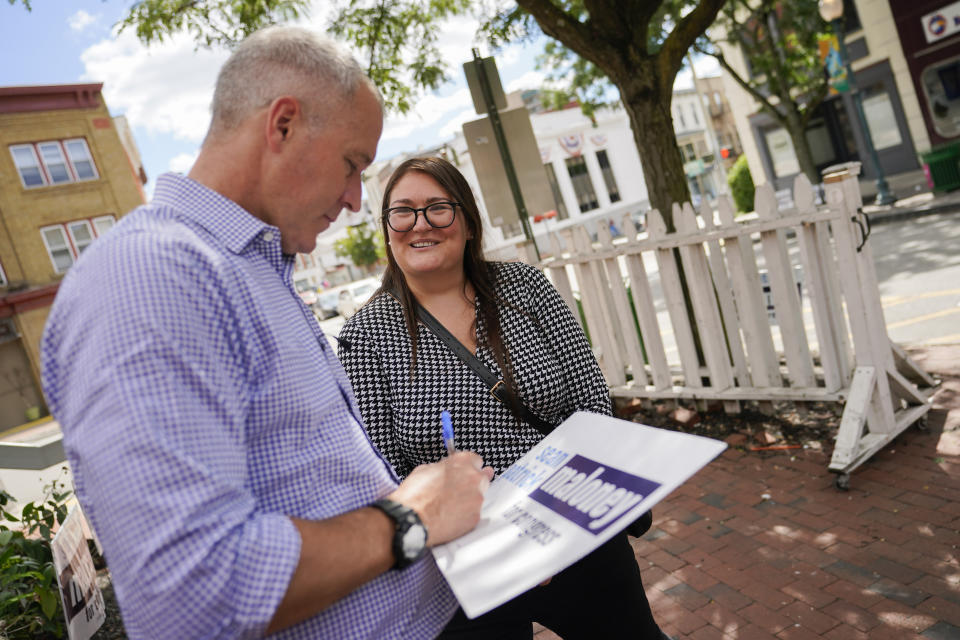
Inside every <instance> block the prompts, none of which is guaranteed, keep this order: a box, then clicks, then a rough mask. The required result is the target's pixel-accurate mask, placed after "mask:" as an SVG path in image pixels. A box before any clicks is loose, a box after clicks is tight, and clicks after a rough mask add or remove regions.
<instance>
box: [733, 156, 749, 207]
mask: <svg viewBox="0 0 960 640" xmlns="http://www.w3.org/2000/svg"><path fill="white" fill-rule="evenodd" d="M727 184H728V185H730V193H731V194H732V195H733V203H734V205H736V207H737V211H753V191H754V186H753V176H751V175H750V167H749V166H748V165H747V156H746V154H740V157H739V158H737V161H736V162H734V163H733V166H732V167H730V172H729V173H728V174H727Z"/></svg>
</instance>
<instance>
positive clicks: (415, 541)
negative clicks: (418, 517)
mask: <svg viewBox="0 0 960 640" xmlns="http://www.w3.org/2000/svg"><path fill="white" fill-rule="evenodd" d="M426 544H427V530H426V529H424V527H423V525H420V524H414V525H412V526H411V527H410V528H409V529H407V531H406V533H404V534H403V555H404V556H406V557H407V558H417V557H419V555H420V554H421V553H422V552H423V550H424V548H425V547H426Z"/></svg>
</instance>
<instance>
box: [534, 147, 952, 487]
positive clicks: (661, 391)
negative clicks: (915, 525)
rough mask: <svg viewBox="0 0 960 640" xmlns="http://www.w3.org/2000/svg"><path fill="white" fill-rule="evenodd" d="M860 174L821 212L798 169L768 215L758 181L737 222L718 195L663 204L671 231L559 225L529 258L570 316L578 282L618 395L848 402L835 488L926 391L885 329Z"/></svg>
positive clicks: (841, 182) (656, 219)
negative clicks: (697, 204)
mask: <svg viewBox="0 0 960 640" xmlns="http://www.w3.org/2000/svg"><path fill="white" fill-rule="evenodd" d="M857 173H859V165H853V166H850V167H848V170H847V171H845V172H840V173H835V174H832V175H828V176H827V177H826V178H825V192H826V198H825V199H826V205H824V206H821V207H819V208H818V207H817V206H816V205H815V204H814V193H813V189H812V187H811V184H810V182H809V181H808V180H807V178H806V177H804V176H802V175H801V176H799V177H798V178H797V180H796V182H795V184H794V201H795V205H796V207H795V208H791V209H785V210H779V209H778V207H777V200H776V197H775V194H774V191H773V189H772V188H771V187H770V186H769V185H762V186H760V187H759V188H758V189H757V192H756V197H755V210H756V213H757V218H756V219H752V220H750V221H747V222H738V221H736V220H735V219H734V209H733V206H732V203H731V202H730V200H729V199H728V198H726V197H722V198H721V199H720V201H719V203H718V211H716V214H715V212H714V211H712V210H711V209H710V208H709V207H708V206H707V205H706V204H705V203H704V205H703V206H702V207H701V210H700V215H699V216H697V215H696V214H695V212H694V209H693V207H692V206H691V205H690V204H689V203H685V204H684V205H683V206H679V205H676V204H674V205H673V219H674V224H675V226H676V229H677V231H676V233H671V234H667V233H666V230H665V225H664V223H663V220H662V218H661V217H660V214H659V213H658V212H657V211H655V210H654V211H651V212H650V213H648V215H647V225H648V229H647V232H648V235H647V237H646V238H643V237H642V236H638V233H637V230H636V228H635V227H634V224H633V221H632V220H631V219H630V217H629V216H626V217H625V218H624V219H623V221H622V226H621V227H620V228H621V230H622V231H623V233H624V235H625V236H626V242H623V241H622V240H619V241H618V242H616V243H615V242H614V241H613V240H612V239H611V237H610V235H609V232H608V231H607V229H606V228H605V227H604V226H603V225H600V229H599V233H598V238H597V241H596V242H591V239H590V237H589V236H588V235H587V233H586V231H585V230H584V229H583V228H578V229H569V230H565V231H566V232H565V233H563V234H562V235H563V237H562V239H561V238H559V237H557V235H553V236H552V237H551V252H550V253H551V254H552V255H551V256H550V257H548V258H547V259H545V260H543V261H542V262H540V263H539V266H540V267H541V268H543V269H544V270H545V272H546V273H547V275H548V277H549V278H550V280H551V281H552V282H553V283H554V285H555V286H556V287H557V289H558V290H559V291H560V293H561V295H562V296H563V298H564V299H565V300H566V302H567V304H568V305H569V306H570V308H571V309H572V310H573V311H574V315H575V316H577V317H578V318H579V317H580V315H579V313H578V304H577V300H576V298H575V295H574V290H575V288H576V290H577V292H578V294H579V298H580V301H581V304H582V309H583V316H584V318H585V321H586V322H585V326H584V328H585V329H586V331H587V332H588V333H589V335H590V338H591V341H592V344H593V347H594V350H595V352H596V354H597V357H598V360H599V362H600V366H601V368H602V369H603V373H604V375H605V376H606V379H607V382H608V383H609V385H610V390H611V393H612V394H613V395H614V396H619V397H633V398H649V399H671V400H677V401H680V400H687V401H693V402H696V403H698V404H701V405H702V404H704V403H706V402H708V401H720V402H722V403H723V406H724V408H725V410H726V411H728V412H737V411H740V409H741V405H742V403H744V402H758V403H761V405H762V408H764V409H765V410H772V409H774V407H775V406H776V405H775V404H774V403H778V402H783V401H788V402H794V403H800V405H801V407H802V404H803V403H806V402H817V401H827V402H838V403H844V404H845V406H844V413H843V418H842V421H841V427H840V429H839V431H838V434H837V440H836V446H835V448H834V454H833V459H832V460H831V463H830V469H831V470H833V471H836V472H838V473H840V474H841V476H840V477H839V478H838V483H837V484H838V486H846V483H847V481H848V479H849V475H848V474H849V472H850V471H852V470H853V469H854V468H855V467H857V466H859V465H860V464H862V463H863V462H864V461H865V460H866V459H867V458H869V457H870V456H871V455H872V454H873V453H874V452H876V451H877V450H879V449H880V448H881V447H883V446H884V445H885V444H886V443H888V442H889V441H890V440H892V439H893V438H894V437H896V435H898V434H899V433H900V432H901V431H903V429H905V428H906V427H908V426H909V425H910V424H912V423H914V422H916V421H918V420H920V419H921V418H923V417H924V415H925V414H926V412H927V411H928V410H929V408H930V404H929V401H928V398H927V395H928V394H927V389H928V388H929V387H932V386H933V385H934V381H933V380H932V379H931V378H930V377H929V376H928V375H927V374H926V373H924V372H923V371H922V370H920V369H919V368H918V367H917V366H916V365H915V364H914V363H913V362H912V361H911V360H910V359H909V358H908V357H907V356H906V355H905V354H904V353H903V351H902V350H901V349H900V348H899V347H897V346H896V345H894V344H892V343H891V342H890V340H889V338H888V336H887V332H886V326H885V324H884V319H883V309H882V307H881V304H880V293H879V289H878V285H877V279H876V273H875V271H874V266H873V258H872V255H871V253H870V242H869V240H865V239H864V235H866V234H867V230H868V228H869V227H868V222H867V221H866V220H865V217H864V216H863V214H860V213H858V212H859V210H860V206H861V204H862V202H861V200H860V194H859V185H858V182H857V177H856V175H857ZM715 215H716V218H715ZM675 250H676V251H675ZM678 256H679V260H678V259H677V257H678ZM531 262H533V260H531ZM654 265H655V266H656V275H655V274H654V273H652V272H653V266H654ZM681 268H682V270H683V273H685V275H686V282H687V285H688V292H689V295H688V296H687V298H688V299H689V301H690V305H691V307H692V311H693V314H692V317H693V318H695V327H694V326H692V325H691V321H690V318H691V316H690V314H688V313H687V307H686V303H685V296H684V292H683V290H682V288H681V278H680V271H681ZM798 271H799V272H801V274H802V281H801V282H800V285H799V286H798V284H797V281H796V275H795V274H796V273H797V272H798ZM764 273H765V274H766V278H765V280H766V281H767V282H768V283H769V287H768V291H765V290H764V286H763V284H762V278H761V274H764ZM798 291H799V292H800V293H801V295H798ZM631 297H632V304H631ZM770 302H772V305H773V309H772V313H770V311H771V310H770V309H769V308H768V307H769V303H770ZM805 302H806V303H809V307H806V305H805ZM631 307H632V308H631ZM658 307H659V308H660V311H659V312H658ZM634 314H636V320H635V317H634ZM805 318H808V320H809V321H808V322H805ZM695 335H696V336H699V349H698V343H697V340H696V338H695Z"/></svg>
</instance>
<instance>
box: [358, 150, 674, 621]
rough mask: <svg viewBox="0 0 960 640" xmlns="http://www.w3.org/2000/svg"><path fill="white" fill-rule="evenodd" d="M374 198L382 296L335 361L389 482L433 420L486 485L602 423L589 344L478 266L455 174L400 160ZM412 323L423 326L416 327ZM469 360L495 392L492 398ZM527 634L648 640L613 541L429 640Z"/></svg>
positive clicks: (463, 190) (563, 313) (491, 269)
mask: <svg viewBox="0 0 960 640" xmlns="http://www.w3.org/2000/svg"><path fill="white" fill-rule="evenodd" d="M384 194H385V195H384V210H383V212H382V216H381V224H382V228H383V232H384V235H385V236H386V238H387V239H388V240H389V243H388V245H387V261H388V267H387V270H386V273H385V274H384V279H383V286H382V287H381V289H380V291H379V295H377V296H375V297H374V298H373V299H371V300H370V301H369V302H368V303H367V304H366V305H365V306H364V307H363V308H362V309H360V310H359V311H358V312H357V313H356V315H354V316H353V317H352V318H351V319H350V320H349V322H347V324H346V325H345V326H344V327H343V329H342V331H341V333H340V338H341V342H340V345H341V348H340V358H341V360H342V362H343V365H344V368H345V369H346V371H347V374H348V375H349V376H350V379H351V382H352V384H353V389H354V392H355V393H356V396H357V402H358V404H359V406H360V411H361V413H362V414H363V418H364V423H365V425H366V428H367V431H368V433H369V434H370V437H371V439H372V440H373V442H374V444H376V446H377V447H378V448H379V449H380V451H381V453H383V455H384V457H385V458H386V459H387V460H388V461H389V462H390V463H391V464H392V465H393V467H394V469H395V470H396V472H397V473H398V474H399V475H400V476H401V477H402V476H405V475H406V474H408V473H410V472H411V470H412V469H413V468H414V467H415V466H416V465H418V464H422V463H427V462H435V461H437V460H440V459H441V458H443V457H445V456H446V455H447V451H446V449H445V447H444V443H443V440H442V438H441V437H440V436H441V433H440V428H439V427H440V418H439V416H440V415H441V412H442V411H447V412H449V414H450V416H451V417H452V421H453V422H454V423H455V425H456V442H457V444H458V445H459V446H461V447H463V448H465V449H469V450H472V451H476V452H477V453H479V454H481V456H483V459H484V462H485V463H486V464H489V465H491V466H492V467H493V468H494V470H495V471H496V473H498V474H499V473H502V472H503V471H504V470H506V469H507V468H508V467H510V465H512V464H513V463H514V462H516V460H517V459H519V458H520V457H521V456H522V455H523V454H524V453H526V452H527V451H529V449H530V448H531V447H533V446H534V445H536V444H537V443H538V442H539V441H540V440H541V439H542V438H543V437H544V434H545V433H547V432H549V431H550V430H551V429H553V427H554V426H555V425H557V424H559V423H560V422H562V421H563V420H564V419H566V418H567V417H569V416H570V415H572V414H573V413H574V412H576V411H592V412H595V413H601V414H607V415H609V414H610V413H611V406H610V396H609V393H608V390H607V386H606V382H605V381H604V379H603V375H602V374H601V373H600V368H599V366H598V365H597V362H596V360H595V359H594V357H593V353H592V351H591V350H590V345H589V344H588V343H587V340H586V337H585V336H584V334H583V331H582V330H581V328H580V325H579V324H577V322H576V320H574V318H573V315H572V314H571V312H570V310H569V308H568V307H567V306H566V304H565V303H564V302H563V300H562V299H561V297H560V295H559V294H558V293H557V291H556V290H555V289H554V288H553V286H552V285H551V284H550V283H549V282H548V281H547V279H546V278H545V277H544V276H543V274H542V273H541V272H540V271H538V270H537V269H535V268H533V267H531V266H529V265H525V264H520V263H511V264H508V263H496V262H488V261H486V260H485V259H484V257H483V253H482V249H481V247H482V243H483V237H482V233H483V226H482V224H481V221H480V213H479V210H478V208H477V204H476V201H475V199H474V197H473V194H472V192H471V190H470V187H469V185H468V184H467V182H466V180H465V179H464V177H463V175H462V174H461V173H460V172H459V171H458V170H457V169H456V167H454V166H453V165H452V164H450V163H449V162H447V161H446V160H443V159H441V158H414V159H410V160H407V161H406V162H404V163H402V164H401V165H400V166H399V167H398V168H397V169H396V171H395V172H394V174H393V176H391V178H390V180H389V181H388V182H387V185H386V188H385V190H384ZM421 311H426V312H428V314H429V316H432V318H433V319H434V320H435V322H434V321H431V320H430V319H429V317H427V316H426V314H425V315H424V316H421V317H424V318H425V320H424V322H430V324H423V323H420V322H418V316H419V314H420V312H421ZM437 325H441V326H439V327H438V326H437ZM443 330H446V332H449V334H452V336H453V338H452V339H451V340H450V341H448V340H447V339H446V338H441V337H440V335H439V334H440V333H443ZM435 331H436V333H435ZM452 342H459V343H460V345H455V344H452ZM455 348H456V349H458V351H459V353H460V354H469V355H468V356H464V355H455V353H454V349H455ZM469 358H473V360H474V361H475V362H476V363H479V366H480V367H485V368H486V369H488V370H489V371H490V372H491V375H492V376H494V378H495V379H497V383H496V385H493V389H496V390H497V391H496V395H493V394H494V391H492V390H490V389H489V385H485V384H484V383H483V382H482V381H481V380H480V378H479V377H478V375H476V374H475V373H474V371H475V369H471V368H470V367H468V366H467V365H466V363H465V360H467V359H469ZM533 621H537V622H540V623H541V624H543V625H545V626H547V627H549V628H551V629H553V630H554V631H556V632H557V633H558V634H559V635H561V636H562V637H564V638H566V639H567V640H575V639H577V638H594V637H604V638H606V637H610V638H613V637H636V638H642V639H643V640H654V639H656V640H659V639H660V637H661V635H660V630H659V628H658V627H657V624H656V623H655V622H654V620H653V616H652V614H651V612H650V608H649V606H648V604H647V601H646V596H645V595H644V592H643V584H642V582H641V580H640V572H639V569H638V567H637V563H636V561H635V559H634V556H633V551H632V550H631V547H630V544H629V542H628V541H627V538H626V534H622V535H620V536H618V537H616V538H614V539H613V540H612V541H611V542H609V543H607V544H606V545H604V546H603V547H601V548H600V549H599V550H598V551H596V552H595V553H593V554H591V555H590V556H588V557H587V558H585V559H584V560H582V561H580V562H578V563H577V564H575V565H573V566H572V567H570V568H568V569H567V570H565V571H563V572H561V573H560V574H558V575H557V576H555V577H554V578H553V579H552V581H551V582H550V584H548V585H546V586H541V587H536V588H534V589H532V590H531V591H529V592H527V593H526V594H523V595H521V596H520V597H518V598H516V599H515V600H513V601H511V602H510V603H508V604H507V605H504V606H503V607H501V608H499V609H496V610H494V611H492V612H490V613H488V614H486V615H484V616H481V617H479V618H477V619H475V620H467V618H466V617H465V616H464V615H463V613H462V612H461V613H458V614H457V616H455V617H454V619H453V621H452V622H451V623H450V624H449V625H448V627H447V629H446V630H445V631H444V633H443V634H442V635H441V636H440V637H441V638H457V639H461V640H465V639H468V638H478V639H479V638H493V637H496V638H530V637H531V634H532V622H533Z"/></svg>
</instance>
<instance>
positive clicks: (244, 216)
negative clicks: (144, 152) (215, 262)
mask: <svg viewBox="0 0 960 640" xmlns="http://www.w3.org/2000/svg"><path fill="white" fill-rule="evenodd" d="M153 202H154V203H155V204H161V205H167V206H170V207H173V208H174V209H176V210H177V212H178V213H179V214H180V215H181V216H183V217H184V218H188V219H190V220H191V221H193V222H195V223H196V224H198V225H199V226H201V227H203V228H204V229H206V230H207V231H209V232H210V233H211V234H212V235H213V236H214V237H216V238H219V239H220V241H221V242H223V245H224V246H225V247H226V248H227V249H229V250H230V251H232V252H233V253H237V254H239V253H241V252H242V251H243V250H244V249H245V248H246V247H247V245H248V244H250V242H251V241H252V240H253V239H254V238H256V237H257V236H258V235H260V234H261V233H263V232H264V231H265V230H269V231H271V232H272V233H273V234H274V238H275V241H276V242H277V243H278V245H279V241H280V230H279V229H277V228H276V227H274V226H272V225H269V224H267V223H265V222H264V221H263V220H260V219H259V218H257V217H256V216H254V215H253V214H252V213H250V212H249V211H247V210H246V209H244V208H243V207H241V206H240V205H239V204H237V203H236V202H234V201H233V200H231V199H230V198H227V197H226V196H224V195H223V194H221V193H218V192H217V191H214V190H213V189H211V188H209V187H207V186H205V185H203V184H201V183H199V182H197V181H195V180H191V179H190V178H188V177H186V176H183V175H180V174H177V173H164V174H162V175H161V176H159V177H158V178H157V185H156V187H155V188H154V191H153ZM198 205H200V206H198Z"/></svg>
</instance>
